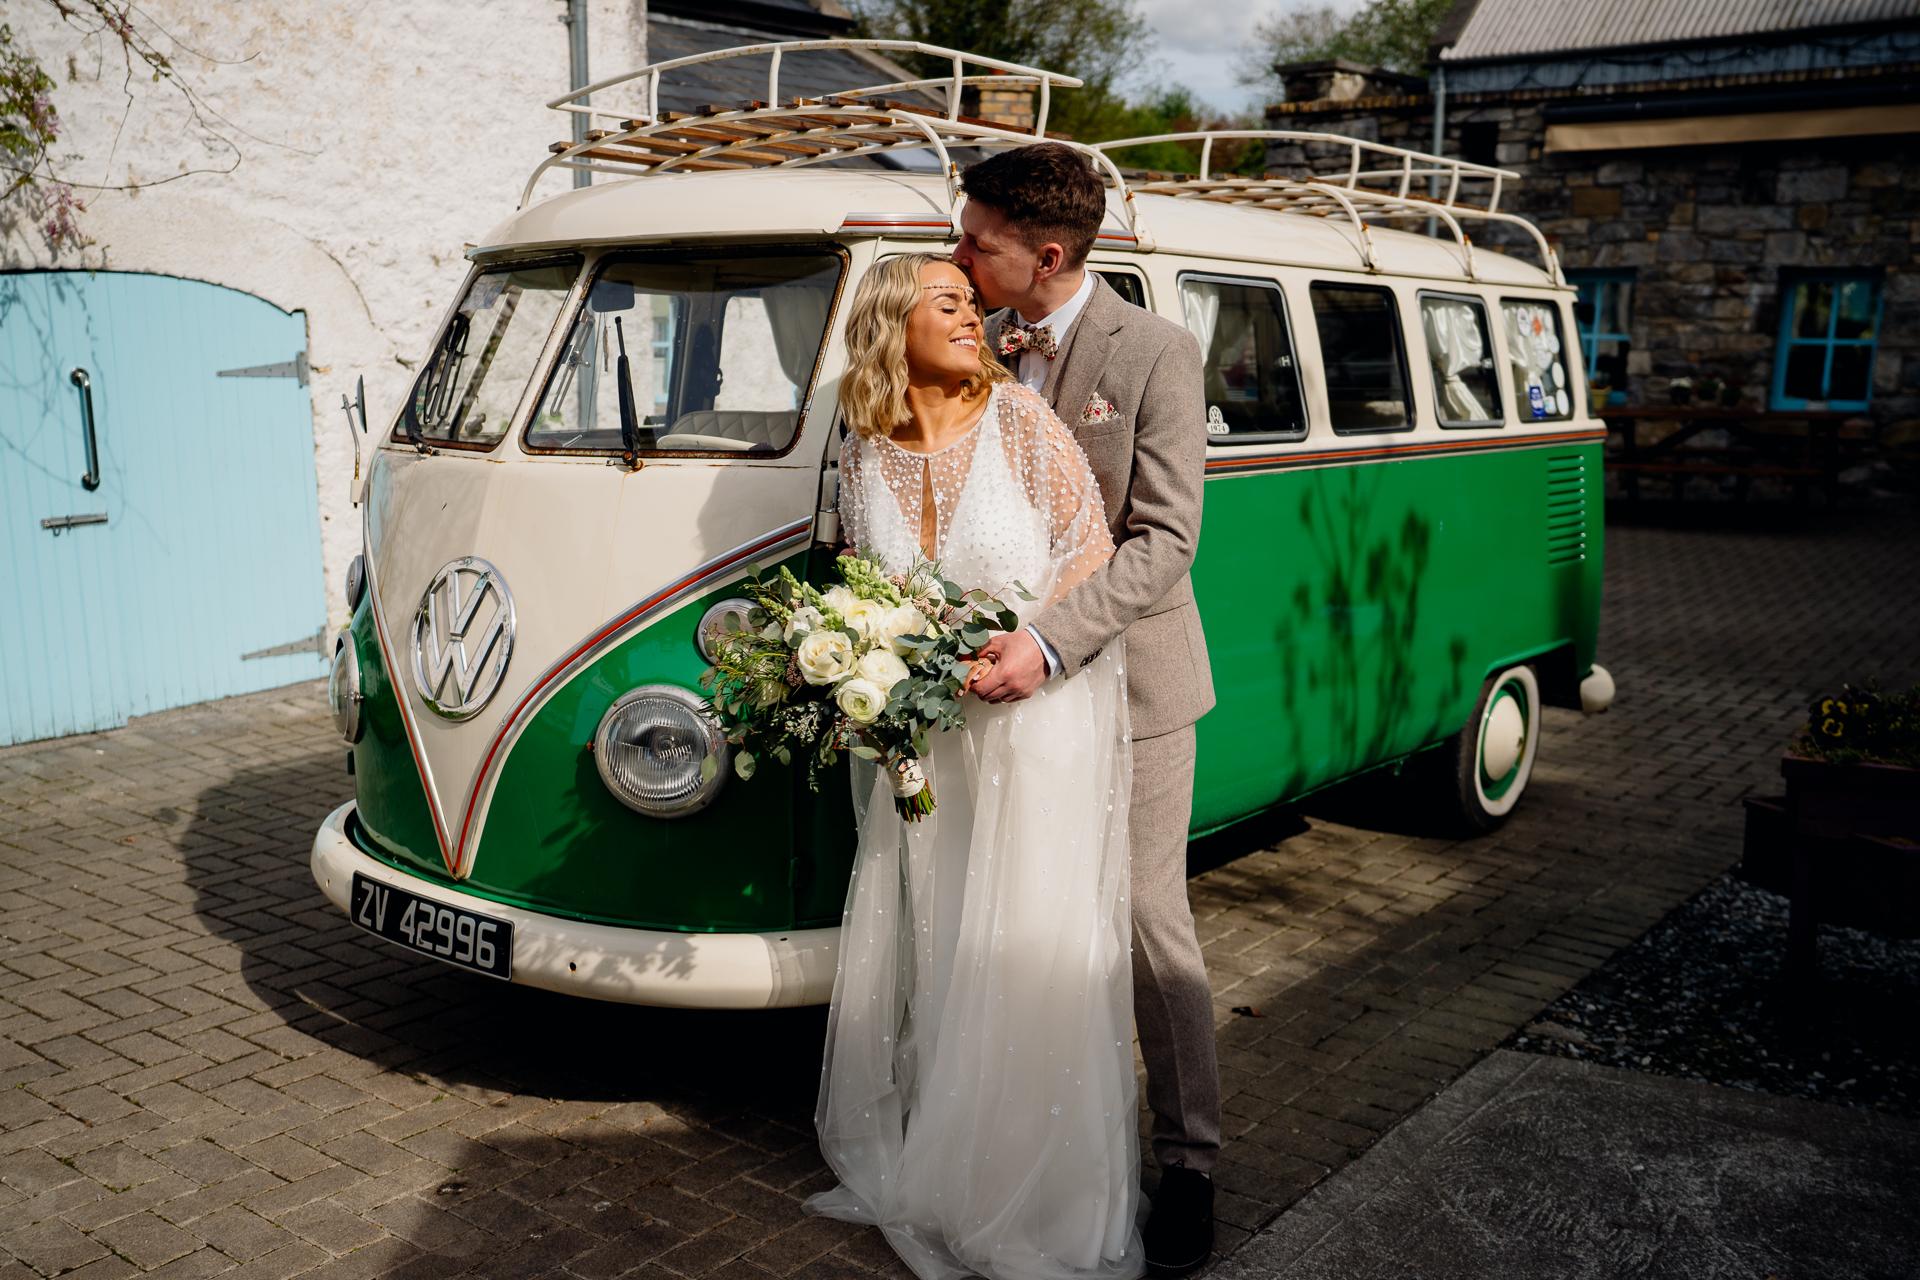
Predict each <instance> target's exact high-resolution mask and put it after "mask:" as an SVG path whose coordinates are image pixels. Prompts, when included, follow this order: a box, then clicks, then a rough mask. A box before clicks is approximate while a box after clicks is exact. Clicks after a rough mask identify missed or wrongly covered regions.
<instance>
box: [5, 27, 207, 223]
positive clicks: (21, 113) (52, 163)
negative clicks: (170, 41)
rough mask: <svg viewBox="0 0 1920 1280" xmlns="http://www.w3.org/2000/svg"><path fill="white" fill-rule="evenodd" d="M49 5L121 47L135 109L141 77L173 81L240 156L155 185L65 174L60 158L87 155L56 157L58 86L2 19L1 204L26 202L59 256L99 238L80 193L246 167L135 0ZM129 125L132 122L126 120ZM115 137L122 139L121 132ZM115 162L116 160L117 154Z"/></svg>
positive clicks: (200, 120) (201, 120)
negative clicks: (148, 28) (87, 226)
mask: <svg viewBox="0 0 1920 1280" xmlns="http://www.w3.org/2000/svg"><path fill="white" fill-rule="evenodd" d="M41 3H45V4H48V5H50V6H52V7H53V8H54V9H55V10H57V11H58V12H59V14H60V17H61V19H62V20H63V21H64V22H66V23H67V25H68V26H70V27H72V28H74V29H75V30H77V31H78V32H80V34H81V35H82V36H83V37H84V38H87V39H94V38H99V39H101V40H103V41H104V42H107V44H108V46H109V47H111V46H112V44H115V43H117V44H118V46H119V50H120V54H121V57H122V59H123V61H124V64H125V70H126V79H125V88H126V90H127V105H128V108H129V109H131V108H132V106H133V103H134V98H133V94H132V87H133V84H134V82H135V80H136V78H139V77H145V78H149V79H151V80H152V82H153V83H155V84H159V83H161V82H163V81H164V82H167V83H170V84H172V85H173V87H174V88H176V89H177V90H179V92H180V94H181V96H182V97H183V98H185V100H186V102H187V106H188V108H189V110H190V111H191V112H192V114H193V118H194V121H195V123H196V124H197V125H198V126H199V127H200V128H201V129H202V130H203V131H205V132H207V133H209V134H211V135H212V136H213V137H214V138H217V139H218V141H219V142H220V143H222V144H224V145H225V149H226V150H228V151H229V152H231V153H232V157H233V163H232V164H231V165H229V166H228V167H227V168H226V169H224V170H208V169H189V170H186V171H185V172H182V173H177V174H171V175H169V176H167V177H165V178H160V179H157V180H155V181H154V182H136V181H129V182H126V183H121V184H117V185H111V186H109V185H102V184H100V183H84V182H77V181H71V180H69V179H68V178H65V177H63V176H62V174H61V172H60V169H59V167H58V165H57V164H56V159H58V160H59V161H63V162H71V161H77V160H79V159H81V157H79V156H61V157H57V158H56V156H55V155H54V152H53V146H54V143H56V142H57V141H59V138H60V116H59V113H58V112H57V111H56V110H55V109H54V106H53V99H52V96H51V95H52V93H53V91H54V89H55V88H57V86H56V85H55V83H54V80H53V77H51V76H49V75H48V74H47V72H46V69H45V68H44V67H42V66H41V65H40V63H39V62H38V61H36V60H35V59H34V57H33V56H32V55H31V54H29V53H28V52H27V51H26V50H25V48H24V47H23V46H22V45H21V44H20V43H19V41H18V40H17V38H16V37H15V35H14V32H13V29H12V27H10V26H7V25H4V24H0V169H3V170H4V171H5V173H6V175H7V181H6V186H5V189H4V190H0V203H17V204H18V205H20V206H22V207H24V209H25V211H26V212H27V214H28V216H29V217H30V218H31V220H32V222H33V224H34V225H35V227H37V228H38V229H39V231H40V233H41V234H42V235H43V236H45V237H46V240H47V247H48V248H49V249H50V250H52V251H53V252H55V253H58V252H59V251H60V250H62V249H65V248H79V247H81V246H83V245H87V244H91V243H92V240H91V239H90V238H89V237H88V236H87V235H86V233H85V232H84V231H83V230H82V229H81V227H80V223H79V215H80V214H82V213H85V212H86V208H87V206H86V205H85V203H84V202H82V201H81V199H80V198H79V196H78V195H76V194H75V193H76V190H94V191H104V190H112V191H131V190H136V189H138V188H140V187H147V186H154V185H157V184H158V183H159V182H172V181H174V180H176V179H178V178H183V177H187V176H189V175H191V174H195V173H208V172H216V173H217V172H227V173H230V172H232V171H233V169H234V168H236V167H238V165H239V163H240V152H239V149H238V148H237V147H235V146H234V145H233V143H232V142H231V141H229V140H228V139H227V138H226V137H225V136H224V135H222V134H220V133H219V132H218V131H217V130H215V129H214V128H213V122H214V121H215V120H217V119H218V117H217V116H214V115H213V113H211V112H209V111H208V110H207V109H206V104H205V103H204V102H202V101H201V99H200V96H199V94H197V93H196V92H195V91H194V89H193V87H192V86H191V85H189V84H187V83H186V82H185V81H183V80H182V79H180V77H179V76H177V75H176V74H175V73H174V66H173V62H172V60H171V59H169V58H168V57H167V55H166V54H165V53H162V52H161V50H160V48H159V46H158V45H157V44H155V43H154V40H153V38H152V36H150V35H149V34H148V33H146V32H145V31H142V30H141V29H140V28H139V26H138V25H136V23H135V21H134V17H135V14H134V9H133V6H132V5H130V4H115V3H113V0H41ZM209 60H210V61H218V60H217V59H209ZM121 123H122V124H123V125H124V124H125V119H124V117H123V118H122V121H121ZM222 123H224V122H222ZM115 140H116V142H117V141H118V136H117V134H116V139H115ZM107 159H108V160H109V161H110V160H111V156H109V157H107Z"/></svg>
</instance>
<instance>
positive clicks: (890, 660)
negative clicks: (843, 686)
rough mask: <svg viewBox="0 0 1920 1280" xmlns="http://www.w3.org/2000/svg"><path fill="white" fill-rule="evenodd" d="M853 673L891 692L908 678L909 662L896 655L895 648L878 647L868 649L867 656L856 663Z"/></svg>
mask: <svg viewBox="0 0 1920 1280" xmlns="http://www.w3.org/2000/svg"><path fill="white" fill-rule="evenodd" d="M853 673H854V675H856V676H858V677H859V678H860V679H862V680H871V681H873V683H874V684H876V685H878V686H879V687H880V688H881V689H884V690H886V691H888V692H891V691H892V689H893V686H895V685H896V684H899V683H900V682H901V681H902V680H905V679H906V678H907V664H906V663H904V662H902V661H900V659H899V658H897V657H895V656H894V654H893V650H891V649H881V648H877V647H876V648H874V649H870V650H868V652H867V654H866V656H865V657H863V658H861V659H860V661H859V662H856V663H855V664H854V666H853Z"/></svg>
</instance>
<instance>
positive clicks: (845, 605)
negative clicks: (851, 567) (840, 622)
mask: <svg viewBox="0 0 1920 1280" xmlns="http://www.w3.org/2000/svg"><path fill="white" fill-rule="evenodd" d="M859 598H860V597H859V596H857V595H855V594H853V592H852V591H850V590H848V589H847V588H846V587H828V588H827V589H826V590H825V591H823V592H821V593H820V603H821V604H824V605H825V606H827V608H829V609H831V610H833V611H834V612H835V613H837V614H839V615H840V616H841V617H843V618H844V617H846V616H847V610H848V609H849V608H851V607H852V606H853V602H854V601H856V600H858V599H859Z"/></svg>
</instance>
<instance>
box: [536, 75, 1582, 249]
mask: <svg viewBox="0 0 1920 1280" xmlns="http://www.w3.org/2000/svg"><path fill="white" fill-rule="evenodd" d="M821 50H855V51H860V50H864V51H868V52H873V53H918V54H923V55H927V56H931V57H937V58H943V59H945V60H947V62H948V63H949V65H950V66H951V68H952V70H951V73H950V74H948V75H944V76H931V77H926V78H922V79H907V80H898V81H894V82H892V83H890V84H879V85H870V86H867V87H866V88H861V89H851V90H847V91H845V92H842V93H833V94H827V95H824V96H822V97H819V98H804V97H792V98H785V99H782V98H781V96H780V66H781V60H782V58H783V57H784V56H785V55H787V54H793V53H807V52H813V51H821ZM749 57H767V58H768V59H769V64H768V69H767V97H766V99H765V100H764V101H760V100H751V101H743V102H734V103H731V104H724V103H723V104H716V105H708V106H703V107H702V108H700V110H698V111H694V112H676V111H665V112H663V111H661V110H660V109H659V108H660V80H661V76H662V75H663V74H664V73H665V72H668V71H672V70H675V69H676V68H680V67H686V66H693V65H695V64H698V63H704V62H717V61H722V60H727V59H735V58H749ZM969 67H974V68H981V69H983V70H984V74H969V72H968V70H967V69H968V68H969ZM622 85H628V86H633V88H634V89H637V90H638V99H639V101H638V102H637V103H636V104H630V105H622V104H620V103H617V102H610V101H607V100H605V98H604V96H603V98H602V100H601V101H598V102H595V103H591V104H589V103H586V102H583V101H581V100H582V99H585V98H588V97H591V96H593V95H605V94H606V91H608V90H610V89H614V88H617V87H619V86H622ZM982 85H992V86H994V87H996V88H1019V87H1023V86H1024V87H1031V88H1037V89H1038V90H1039V104H1038V110H1037V111H1036V113H1035V118H1034V123H1033V126H1032V127H1031V128H1022V127H1020V126H1018V125H1009V124H1005V123H1001V122H997V121H992V120H982V119H978V118H976V117H973V116H964V115H961V114H960V103H961V95H962V91H963V90H965V89H967V88H969V87H975V86H982ZM1080 86H1081V82H1080V81H1079V80H1076V79H1074V78H1073V77H1072V76H1064V75H1060V74H1058V73H1057V72H1052V71H1047V70H1044V69H1042V68H1039V67H1028V66H1022V65H1020V64H1019V63H1014V62H1005V61H1002V60H1000V59H998V58H987V57H981V56H979V55H977V54H971V53H964V52H962V51H960V50H957V49H947V48H943V47H941V46H939V45H930V44H924V43H921V42H920V41H917V40H788V41H781V42H777V43H771V44H754V45H743V46H740V47H738V48H732V49H718V50H714V51H712V52H709V53H700V54H694V55H692V56H689V57H685V58H674V59H671V60H669V61H666V62H655V63H650V64H648V65H647V66H644V67H641V68H639V69H637V70H634V71H628V72H625V73H623V74H621V75H617V76H609V77H608V78H606V79H604V80H597V81H595V82H594V83H592V84H589V85H586V86H583V87H582V88H579V89H575V90H572V91H571V92H569V93H565V94H562V95H560V96H559V97H557V98H554V99H552V100H551V101H549V102H548V103H547V104H546V105H547V106H549V107H551V108H552V109H553V110H555V111H561V112H567V113H571V114H576V115H584V116H587V117H588V118H589V120H599V121H605V122H608V123H610V124H611V125H612V126H613V127H611V128H595V129H589V130H587V131H586V137H585V140H584V141H581V142H577V143H575V142H556V143H554V144H553V145H552V146H551V147H550V148H549V150H550V151H551V152H552V154H551V155H550V156H548V157H547V159H545V160H543V161H542V162H541V163H540V164H539V166H538V167H536V168H535V169H534V171H533V173H532V174H531V175H530V176H529V177H528V178H527V183H526V186H525V188H524V189H523V190H522V192H521V196H520V203H521V206H522V207H524V206H525V205H526V204H527V202H528V201H529V200H531V199H532V198H533V189H534V185H535V184H536V183H538V182H539V180H540V178H541V176H542V175H543V174H545V173H546V172H547V170H549V169H554V168H561V169H585V170H589V171H591V172H595V173H607V174H612V175H616V176H619V177H628V178H631V177H646V176H651V175H657V174H668V173H681V174H684V173H701V172H713V171H736V172H737V171H743V170H752V169H796V168H801V167H804V166H807V165H815V164H822V163H825V162H827V161H832V160H840V159H845V158H847V157H851V156H865V155H877V154H881V153H884V152H889V151H904V150H913V149H919V148H922V147H927V148H931V149H932V150H933V152H934V154H935V155H936V156H938V157H939V161H940V168H941V172H942V175H943V176H944V178H945V180H946V184H947V214H948V226H949V228H951V227H953V226H957V225H958V219H957V217H956V216H955V215H956V211H957V207H958V205H959V198H960V170H959V167H958V166H957V165H956V164H955V163H954V161H953V159H952V157H951V156H950V155H949V154H948V150H947V148H948V147H949V146H972V147H982V146H984V147H1017V146H1026V145H1029V144H1031V143H1034V142H1037V141H1040V140H1041V139H1052V140H1057V141H1060V142H1064V143H1065V144H1066V145H1068V146H1070V147H1072V148H1074V149H1075V150H1076V151H1079V152H1081V153H1083V154H1084V155H1086V156H1087V157H1088V159H1089V160H1091V161H1092V162H1094V163H1095V164H1096V165H1097V166H1098V167H1099V168H1100V169H1101V170H1103V171H1104V172H1105V174H1106V177H1107V179H1108V181H1110V182H1112V184H1113V186H1114V189H1115V190H1117V191H1118V192H1119V193H1120V196H1121V202H1122V208H1123V209H1124V211H1125V214H1126V223H1127V230H1126V232H1125V233H1120V234H1114V233H1109V232H1105V231H1103V232H1102V233H1101V236H1100V239H1101V240H1102V242H1112V243H1116V244H1119V243H1127V242H1131V244H1132V247H1135V248H1138V249H1140V250H1142V251H1145V252H1151V251H1152V249H1153V248H1154V240H1153V236H1152V234H1151V233H1150V232H1149V231H1148V229H1147V225H1146V220H1145V219H1144V218H1143V217H1142V216H1141V214H1140V208H1139V205H1138V203H1137V201H1136V200H1135V196H1136V195H1137V194H1139V193H1140V192H1146V193H1148V194H1151V195H1163V196H1169V197H1173V198H1177V199H1191V200H1205V201H1209V202H1216V203H1225V204H1244V205H1253V206H1255V207H1258V208H1265V209H1273V210H1275V211H1277V212H1282V213H1294V214H1305V215H1309V216H1316V217H1322V218H1339V219H1342V220H1344V221H1345V222H1347V223H1348V224H1349V225H1351V226H1352V227H1353V228H1354V234H1355V238H1356V240H1357V248H1358V249H1359V252H1360V256H1361V259H1362V261H1363V262H1364V263H1365V265H1366V266H1367V268H1368V269H1369V270H1373V271H1378V270H1381V269H1382V267H1381V264H1380V260H1379V256H1378V254H1377V252H1376V251H1375V247H1374V243H1373V237H1372V235H1371V233H1370V232H1369V230H1368V225H1367V224H1368V220H1369V219H1372V220H1391V219H1394V218H1432V219H1434V220H1436V221H1438V222H1444V223H1446V225H1447V228H1448V230H1449V231H1451V232H1452V233H1453V237H1454V240H1455V242H1456V244H1457V245H1458V246H1459V250H1460V255H1461V259H1462V266H1463V267H1464V269H1465V271H1466V274H1467V277H1468V278H1469V279H1474V278H1476V277H1475V272H1474V260H1473V244H1472V242H1471V240H1470V239H1469V238H1468V236H1467V234H1466V232H1465V231H1463V230H1462V229H1461V226H1460V223H1461V220H1463V219H1474V220H1478V221H1486V222H1504V223H1512V224H1514V225H1517V226H1520V227H1523V228H1525V230H1526V231H1527V233H1528V234H1529V235H1530V236H1532V238H1533V241H1534V244H1535V245H1536V247H1537V248H1538V249H1539V251H1540V257H1541V261H1542V262H1543V263H1544V264H1545V266H1546V270H1547V274H1548V275H1550V276H1551V277H1552V278H1553V280H1554V282H1555V283H1556V284H1564V283H1565V282H1566V281H1565V277H1564V276H1563V275H1562V274H1561V271H1560V263H1559V259H1558V257H1557V256H1556V255H1555V253H1554V252H1553V248H1552V246H1550V245H1549V244H1548V243H1547V240H1546V237H1545V236H1543V235H1542V234H1541V233H1540V229H1539V228H1538V227H1536V226H1534V225H1533V224H1532V223H1531V222H1529V221H1527V220H1526V219H1525V218H1522V217H1519V216H1517V215H1515V214H1511V213H1502V212H1500V211H1499V207H1498V206H1499V203H1500V194H1501V188H1502V184H1503V183H1504V182H1506V181H1507V180H1508V179H1518V178H1519V177H1520V175H1519V174H1517V173H1515V172H1513V171H1512V170H1510V169H1496V168H1492V167H1490V166H1488V165H1479V164H1472V163H1469V162H1468V161H1465V160H1450V159H1447V158H1445V157H1443V156H1434V155H1427V154H1425V153H1423V152H1419V151H1408V150H1406V149H1404V148H1401V147H1389V146H1384V145H1382V144H1380V143H1377V142H1368V141H1366V140H1364V139H1360V138H1348V137H1345V136H1343V135H1340V134H1329V133H1306V132H1300V131H1295V130H1281V129H1224V130H1217V131H1212V132H1197V133H1168V134H1157V135H1154V136H1151V137H1140V138H1121V139H1118V140H1116V141H1113V142H1100V143H1094V144H1086V143H1080V142H1074V141H1072V140H1071V139H1069V138H1066V137H1064V136H1062V135H1059V134H1050V133H1048V132H1047V131H1046V127H1047V114H1048V110H1049V108H1050V106H1051V100H1052V91H1053V90H1054V89H1056V88H1061V89H1077V88H1079V87H1080ZM906 92H917V93H923V94H926V95H928V96H929V97H930V98H932V99H934V100H936V101H938V100H940V99H944V100H945V103H946V108H945V110H944V111H940V110H935V109H931V108H929V107H924V106H917V105H915V104H913V103H909V102H900V101H897V100H895V99H892V98H888V97H885V96H882V95H885V94H890V93H906ZM1221 139H1246V140H1261V141H1266V140H1275V139H1278V140H1285V141H1293V142H1302V143H1320V144H1326V145H1331V146H1345V147H1347V148H1348V149H1349V160H1348V165H1347V173H1346V176H1345V178H1344V179H1343V180H1340V181H1330V180H1326V179H1317V178H1308V179H1306V180H1294V179H1290V178H1285V177H1281V176H1279V175H1276V174H1267V175H1265V176H1263V177H1260V178H1241V177H1227V178H1217V177H1213V176H1211V175H1210V169H1211V167H1212V157H1213V144H1214V143H1215V142H1216V141H1218V140H1221ZM1158 142H1198V143H1200V173H1199V174H1198V175H1197V176H1196V175H1172V174H1148V175H1147V176H1146V179H1145V181H1135V182H1133V183H1129V182H1128V181H1127V179H1126V176H1125V175H1124V174H1122V173H1121V171H1120V168H1119V166H1118V165H1117V164H1116V163H1115V162H1114V160H1113V158H1112V157H1111V156H1110V155H1109V154H1108V153H1109V152H1113V151H1120V150H1124V149H1126V148H1128V147H1138V146H1145V145H1148V144H1151V143H1158ZM1377 158H1384V159H1385V161H1386V163H1385V164H1384V165H1381V167H1375V168H1364V169H1363V168H1362V167H1361V165H1362V163H1363V162H1376V161H1377ZM1417 180H1426V181H1428V182H1436V180H1437V182H1436V185H1444V187H1445V193H1444V195H1441V194H1436V195H1434V196H1433V197H1431V198H1429V197H1423V196H1420V195H1416V194H1415V193H1414V191H1413V186H1414V183H1415V182H1416V181H1417ZM1489 182H1490V183H1491V184H1492V189H1491V191H1490V192H1489V193H1488V194H1487V196H1486V203H1485V204H1484V205H1474V204H1464V203H1461V201H1460V193H1461V187H1462V185H1463V184H1469V183H1470V184H1475V185H1476V186H1477V185H1480V184H1484V183H1489ZM922 230H924V229H922Z"/></svg>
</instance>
